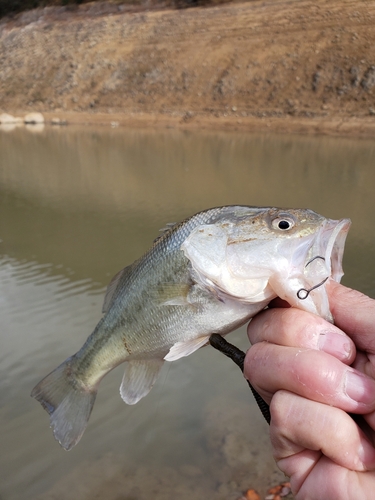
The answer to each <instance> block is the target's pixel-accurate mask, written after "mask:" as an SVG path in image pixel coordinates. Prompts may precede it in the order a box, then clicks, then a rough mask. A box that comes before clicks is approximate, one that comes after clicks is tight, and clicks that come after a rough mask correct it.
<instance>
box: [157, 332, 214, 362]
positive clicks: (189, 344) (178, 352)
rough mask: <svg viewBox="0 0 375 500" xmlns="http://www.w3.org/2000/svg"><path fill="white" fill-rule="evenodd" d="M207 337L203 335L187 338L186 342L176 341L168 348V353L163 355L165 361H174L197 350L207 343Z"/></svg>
mask: <svg viewBox="0 0 375 500" xmlns="http://www.w3.org/2000/svg"><path fill="white" fill-rule="evenodd" d="M209 337H210V336H209V335H205V336H204V337H198V338H196V339H193V340H187V341H186V342H176V343H175V344H174V345H173V346H172V347H171V348H170V349H169V353H168V354H167V355H166V356H164V359H165V361H176V359H180V358H183V357H184V356H189V355H190V354H192V353H193V352H195V351H197V350H198V349H199V348H200V347H202V346H204V345H205V344H207V342H208V339H209Z"/></svg>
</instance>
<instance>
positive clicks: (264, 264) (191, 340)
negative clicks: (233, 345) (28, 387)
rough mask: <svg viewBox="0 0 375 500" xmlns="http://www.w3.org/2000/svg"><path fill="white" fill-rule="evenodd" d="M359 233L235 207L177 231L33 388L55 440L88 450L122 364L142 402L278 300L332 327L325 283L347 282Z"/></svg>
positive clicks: (124, 392)
mask: <svg viewBox="0 0 375 500" xmlns="http://www.w3.org/2000/svg"><path fill="white" fill-rule="evenodd" d="M349 225H350V221H349V220H348V219H343V220H340V221H332V220H330V219H326V218H325V217H322V216H320V215H318V214H316V213H315V212H312V211H311V210H307V209H290V210H284V209H277V208H258V207H248V206H227V207H218V208H213V209H209V210H206V211H203V212H200V213H198V214H196V215H194V216H192V217H190V218H188V219H186V220H185V221H183V222H181V223H179V224H175V225H174V226H172V227H167V229H166V231H165V232H164V233H163V234H162V236H160V237H159V238H158V239H157V240H156V241H155V242H154V245H153V246H152V248H151V249H150V250H149V251H148V252H147V253H146V254H145V255H144V256H143V257H141V258H140V259H139V260H137V261H136V262H134V263H133V264H131V265H130V266H128V267H126V268H125V269H123V270H122V271H120V272H119V273H118V274H117V275H116V276H115V277H114V278H113V280H112V281H111V283H110V285H109V286H108V290H107V293H106V297H105V300H104V305H103V313H104V316H103V318H102V319H101V320H100V321H99V323H98V325H97V326H96V328H95V330H94V332H93V333H92V334H91V335H90V336H89V337H88V339H87V341H86V342H85V344H84V345H83V347H82V348H81V349H80V350H79V351H78V352H77V353H76V354H74V355H73V356H71V357H70V358H68V359H67V360H66V361H64V362H63V363H62V364H61V365H60V366H59V367H58V368H56V369H55V370H54V371H53V372H52V373H50V374H49V375H47V377H45V378H44V379H43V380H42V381H41V382H39V384H37V385H36V387H35V388H34V389H33V391H32V393H31V395H32V396H33V397H35V398H36V399H37V400H38V401H39V402H40V403H41V404H42V406H43V407H44V408H45V409H46V410H47V411H48V413H49V415H50V422H51V427H52V429H53V432H54V435H55V438H56V439H57V440H58V441H59V443H60V444H61V446H62V447H63V448H65V449H66V450H69V449H71V448H72V447H73V446H74V445H76V444H77V443H78V441H79V440H80V438H81V436H82V434H83V432H84V430H85V428H86V425H87V422H88V419H89V417H90V414H91V410H92V407H93V405H94V402H95V397H96V393H97V389H98V385H99V383H100V380H101V379H102V378H103V377H104V375H106V373H108V372H109V371H110V370H112V369H113V368H115V367H116V366H117V365H119V364H120V363H124V362H125V363H124V364H125V373H124V376H123V380H122V383H121V387H120V394H121V397H122V398H123V400H124V401H125V402H126V403H128V404H135V403H137V401H139V400H140V399H141V398H142V397H144V396H146V395H147V394H148V392H149V391H150V390H151V388H152V386H153V385H154V383H155V380H156V378H157V376H158V374H159V372H160V369H161V367H162V366H163V364H164V362H165V361H174V360H177V359H179V358H181V357H183V356H187V355H189V354H191V353H193V352H194V351H196V350H197V349H199V348H200V347H202V346H203V345H205V344H207V342H208V339H209V336H210V335H211V334H212V333H219V334H222V335H225V334H227V333H229V332H231V331H233V330H234V329H236V328H237V327H239V326H241V325H242V324H244V323H246V322H247V321H249V320H250V319H251V318H252V317H253V316H254V315H255V314H256V313H257V312H259V311H261V310H262V309H263V308H264V307H266V305H267V304H268V303H269V302H270V300H272V299H273V298H275V297H276V296H280V297H282V298H284V299H285V300H287V301H288V302H289V303H290V304H291V305H292V306H294V307H299V308H301V309H305V310H307V311H310V312H313V313H315V314H319V315H321V316H323V317H325V318H326V319H329V320H330V319H331V316H330V311H329V305H328V299H327V294H326V291H325V281H324V280H326V279H327V278H329V277H331V278H333V279H335V280H337V281H339V280H340V278H341V276H342V268H341V261H342V254H343V248H344V243H345V238H346V234H347V231H348V229H349ZM320 282H322V283H321V285H320ZM316 285H319V286H316ZM314 287H315V288H314ZM301 290H304V291H305V292H303V293H302V294H301ZM306 293H307V295H306ZM305 295H306V296H305Z"/></svg>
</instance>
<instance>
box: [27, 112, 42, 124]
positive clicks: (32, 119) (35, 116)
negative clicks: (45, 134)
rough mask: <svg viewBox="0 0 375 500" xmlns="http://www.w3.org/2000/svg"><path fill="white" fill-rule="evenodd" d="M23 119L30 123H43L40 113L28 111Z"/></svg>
mask: <svg viewBox="0 0 375 500" xmlns="http://www.w3.org/2000/svg"><path fill="white" fill-rule="evenodd" d="M23 121H24V122H25V123H29V124H31V125H36V124H37V123H44V116H43V115H42V113H28V114H27V115H26V116H25V118H24V119H23Z"/></svg>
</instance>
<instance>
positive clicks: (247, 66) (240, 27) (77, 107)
mask: <svg viewBox="0 0 375 500" xmlns="http://www.w3.org/2000/svg"><path fill="white" fill-rule="evenodd" d="M101 5H102V7H101V10H100V8H99V7H100V5H99V6H96V7H94V6H93V7H92V8H91V10H90V9H88V8H87V6H86V7H85V9H86V10H85V11H80V10H79V9H77V10H75V11H69V10H67V9H63V8H55V9H53V8H46V9H41V10H36V11H32V12H30V13H28V14H23V15H21V16H19V17H18V18H16V19H15V20H12V21H8V22H5V21H3V22H2V23H0V112H2V111H6V112H29V111H31V110H32V111H42V112H44V113H45V114H46V116H47V118H48V117H52V116H61V117H63V118H67V117H68V120H70V121H91V122H92V121H94V122H95V121H96V122H98V121H99V122H100V121H103V122H110V121H112V122H113V121H115V122H116V123H120V124H121V123H130V124H133V123H137V124H141V125H144V124H150V123H152V124H154V123H160V124H164V125H183V126H185V127H189V126H202V127H221V128H225V127H231V128H233V127H236V128H247V129H252V128H256V129H259V128H260V129H262V128H268V129H270V128H271V129H275V130H282V131H295V130H308V131H309V130H310V131H311V130H313V131H319V132H327V133H353V132H354V133H362V134H368V135H373V134H374V133H375V49H374V47H375V29H374V26H375V1H361V2H359V1H358V0H323V1H319V2H316V1H315V2H312V1H310V0H291V1H286V0H272V1H266V2H263V1H258V0H255V1H251V2H247V3H232V4H223V5H218V6H215V7H197V8H191V9H187V10H167V9H163V10H143V11H133V12H131V11H129V7H127V9H128V10H125V7H121V8H120V6H113V5H112V6H111V8H107V9H105V8H103V5H105V4H101ZM121 9H122V10H121Z"/></svg>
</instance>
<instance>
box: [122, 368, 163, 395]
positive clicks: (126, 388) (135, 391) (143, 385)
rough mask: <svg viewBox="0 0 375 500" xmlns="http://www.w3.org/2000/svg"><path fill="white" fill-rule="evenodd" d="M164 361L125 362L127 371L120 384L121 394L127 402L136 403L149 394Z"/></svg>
mask: <svg viewBox="0 0 375 500" xmlns="http://www.w3.org/2000/svg"><path fill="white" fill-rule="evenodd" d="M163 363H164V361H163V360H162V359H148V360H134V361H127V362H126V363H125V373H124V376H123V378H122V382H121V386H120V394H121V397H122V399H123V400H124V401H125V403H127V404H128V405H134V404H135V403H138V401H139V400H140V399H142V398H143V397H145V396H147V394H148V393H149V392H150V390H151V389H152V386H153V385H154V383H155V381H156V379H157V377H158V375H159V372H160V370H161V367H162V366H163Z"/></svg>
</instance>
